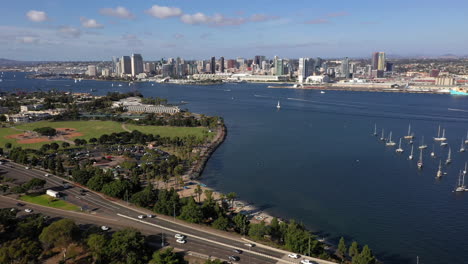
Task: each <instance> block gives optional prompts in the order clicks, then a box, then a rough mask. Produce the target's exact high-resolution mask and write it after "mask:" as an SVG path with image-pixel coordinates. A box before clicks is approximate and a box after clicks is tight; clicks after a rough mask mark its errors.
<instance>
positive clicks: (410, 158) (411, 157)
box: [408, 146, 414, 160]
mask: <svg viewBox="0 0 468 264" xmlns="http://www.w3.org/2000/svg"><path fill="white" fill-rule="evenodd" d="M413 151H414V146H411V154H410V155H409V156H408V159H409V160H413V158H414V156H413Z"/></svg>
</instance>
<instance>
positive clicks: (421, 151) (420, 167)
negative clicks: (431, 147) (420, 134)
mask: <svg viewBox="0 0 468 264" xmlns="http://www.w3.org/2000/svg"><path fill="white" fill-rule="evenodd" d="M422 154H423V150H422V149H419V160H418V169H422V167H423V155H422Z"/></svg>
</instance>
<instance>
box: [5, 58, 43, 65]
mask: <svg viewBox="0 0 468 264" xmlns="http://www.w3.org/2000/svg"><path fill="white" fill-rule="evenodd" d="M37 63H39V62H37V61H17V60H9V59H3V58H0V66H22V65H34V64H37Z"/></svg>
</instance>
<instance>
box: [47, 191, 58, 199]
mask: <svg viewBox="0 0 468 264" xmlns="http://www.w3.org/2000/svg"><path fill="white" fill-rule="evenodd" d="M46 194H47V195H49V196H52V197H54V198H59V197H60V193H59V192H57V191H54V190H51V189H48V190H47V191H46Z"/></svg>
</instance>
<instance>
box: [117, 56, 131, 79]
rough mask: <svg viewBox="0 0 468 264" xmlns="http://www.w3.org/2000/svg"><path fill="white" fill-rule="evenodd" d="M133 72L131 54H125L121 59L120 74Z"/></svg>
mask: <svg viewBox="0 0 468 264" xmlns="http://www.w3.org/2000/svg"><path fill="white" fill-rule="evenodd" d="M131 73H132V64H131V60H130V56H123V57H122V58H121V59H120V75H121V76H122V75H125V74H131Z"/></svg>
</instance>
